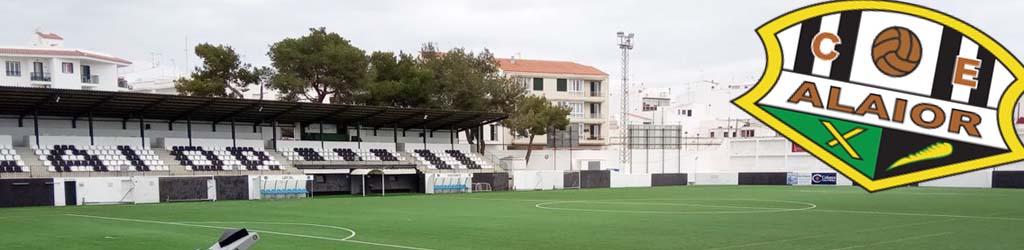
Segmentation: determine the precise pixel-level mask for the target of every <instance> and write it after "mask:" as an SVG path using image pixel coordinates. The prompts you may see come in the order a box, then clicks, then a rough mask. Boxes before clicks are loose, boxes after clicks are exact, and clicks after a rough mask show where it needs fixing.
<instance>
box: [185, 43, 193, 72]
mask: <svg viewBox="0 0 1024 250" xmlns="http://www.w3.org/2000/svg"><path fill="white" fill-rule="evenodd" d="M188 55H189V53H188V36H185V74H186V75H187V74H189V73H191V72H192V69H189V67H191V65H189V62H188Z"/></svg>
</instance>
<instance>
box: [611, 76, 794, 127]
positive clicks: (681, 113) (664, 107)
mask: <svg viewBox="0 0 1024 250" xmlns="http://www.w3.org/2000/svg"><path fill="white" fill-rule="evenodd" d="M751 87H753V84H747V83H744V84H725V83H719V82H713V81H702V82H695V83H689V84H684V85H679V86H678V87H676V88H675V89H678V94H677V95H673V94H672V90H673V89H669V88H644V87H641V88H638V89H637V90H636V92H631V93H630V103H631V104H632V105H631V107H630V112H629V115H630V120H629V123H630V124H651V125H680V126H682V129H683V134H682V136H683V137H704V138H747V137H766V136H776V135H777V134H776V133H775V132H774V131H773V130H772V129H770V128H768V127H766V126H764V125H763V124H761V123H760V122H759V121H757V120H756V119H754V118H753V117H751V116H750V115H747V114H746V113H745V112H743V111H742V110H740V109H739V108H737V107H736V106H735V105H733V104H732V100H733V99H735V98H736V97H738V96H739V95H741V94H743V93H746V92H747V91H748V90H750V88H751Z"/></svg>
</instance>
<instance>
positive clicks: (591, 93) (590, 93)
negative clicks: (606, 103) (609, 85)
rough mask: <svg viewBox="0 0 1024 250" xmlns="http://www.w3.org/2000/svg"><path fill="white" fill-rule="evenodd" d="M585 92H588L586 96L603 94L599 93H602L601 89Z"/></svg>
mask: <svg viewBox="0 0 1024 250" xmlns="http://www.w3.org/2000/svg"><path fill="white" fill-rule="evenodd" d="M587 94H589V95H588V96H590V97H602V96H603V95H601V94H603V93H602V92H601V91H590V92H587Z"/></svg>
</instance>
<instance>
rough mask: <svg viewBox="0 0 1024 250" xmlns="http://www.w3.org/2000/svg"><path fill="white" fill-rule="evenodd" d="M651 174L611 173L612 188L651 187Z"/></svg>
mask: <svg viewBox="0 0 1024 250" xmlns="http://www.w3.org/2000/svg"><path fill="white" fill-rule="evenodd" d="M650 186H651V175H650V174H625V173H619V172H612V173H611V187H613V188H618V187H650Z"/></svg>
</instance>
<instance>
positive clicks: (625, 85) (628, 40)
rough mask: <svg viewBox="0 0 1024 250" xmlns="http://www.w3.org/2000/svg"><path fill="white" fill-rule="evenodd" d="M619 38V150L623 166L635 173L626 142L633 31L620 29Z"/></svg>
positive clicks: (617, 34)
mask: <svg viewBox="0 0 1024 250" xmlns="http://www.w3.org/2000/svg"><path fill="white" fill-rule="evenodd" d="M615 35H616V36H618V38H619V49H620V50H621V51H622V102H621V104H622V107H621V109H622V110H621V115H620V116H621V117H620V119H621V120H622V126H621V127H620V128H619V138H620V140H621V142H620V144H621V145H622V149H621V151H619V153H620V155H619V161H621V163H622V164H623V166H627V167H629V172H630V173H633V168H632V166H631V165H632V162H630V156H631V155H630V152H629V151H630V148H629V145H627V144H626V138H628V136H629V116H628V115H627V114H628V113H629V51H630V50H633V33H629V34H628V35H627V34H626V33H625V32H622V31H619V32H618V33H616V34H615Z"/></svg>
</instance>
